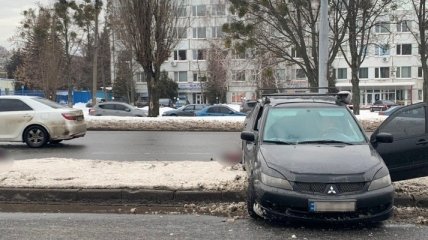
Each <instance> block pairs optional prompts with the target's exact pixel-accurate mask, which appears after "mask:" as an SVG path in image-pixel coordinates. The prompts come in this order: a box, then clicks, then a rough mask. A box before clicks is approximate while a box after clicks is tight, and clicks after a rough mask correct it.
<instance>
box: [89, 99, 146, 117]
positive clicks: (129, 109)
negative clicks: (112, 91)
mask: <svg viewBox="0 0 428 240" xmlns="http://www.w3.org/2000/svg"><path fill="white" fill-rule="evenodd" d="M89 115H92V116H123V117H126V116H129V117H147V111H144V110H142V109H139V108H137V107H134V106H132V105H129V104H127V103H122V102H103V103H98V104H97V105H95V107H93V108H91V109H90V110H89Z"/></svg>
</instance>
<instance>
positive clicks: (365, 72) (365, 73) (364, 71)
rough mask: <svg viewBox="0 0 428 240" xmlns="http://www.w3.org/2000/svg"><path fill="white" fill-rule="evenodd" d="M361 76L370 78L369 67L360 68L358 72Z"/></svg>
mask: <svg viewBox="0 0 428 240" xmlns="http://www.w3.org/2000/svg"><path fill="white" fill-rule="evenodd" d="M358 77H359V78H369V68H360V71H359V72H358Z"/></svg>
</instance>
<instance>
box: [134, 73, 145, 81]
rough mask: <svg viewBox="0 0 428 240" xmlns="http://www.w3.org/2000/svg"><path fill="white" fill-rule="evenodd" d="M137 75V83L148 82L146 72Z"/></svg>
mask: <svg viewBox="0 0 428 240" xmlns="http://www.w3.org/2000/svg"><path fill="white" fill-rule="evenodd" d="M135 75H137V82H146V81H147V80H146V74H145V73H144V72H141V71H140V72H137V73H136V74H135Z"/></svg>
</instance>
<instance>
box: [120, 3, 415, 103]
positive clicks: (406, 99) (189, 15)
mask: <svg viewBox="0 0 428 240" xmlns="http://www.w3.org/2000/svg"><path fill="white" fill-rule="evenodd" d="M185 2H186V4H185V5H184V6H183V7H182V9H181V10H180V18H181V20H182V22H183V23H185V24H184V25H183V26H182V29H178V32H180V34H179V38H180V40H179V43H178V45H177V46H176V48H175V49H174V51H173V52H171V55H170V57H169V59H168V60H167V61H165V63H164V64H163V66H162V70H165V71H167V72H168V75H169V77H170V78H171V79H173V80H174V81H176V82H177V83H178V86H179V94H178V96H177V97H178V98H180V99H181V100H187V101H188V102H190V103H204V102H206V99H205V97H204V89H203V81H204V79H206V77H207V75H208V73H207V52H208V49H209V48H210V46H211V45H212V44H214V45H216V46H220V47H221V46H223V40H222V36H223V33H222V31H221V29H222V25H223V24H224V23H227V22H228V21H231V20H232V19H233V18H234V17H236V16H234V15H232V14H231V13H230V12H229V11H228V9H229V6H230V3H229V2H228V0H187V1H185ZM399 7H400V6H399ZM413 18H414V14H413V12H412V11H411V10H410V9H404V8H399V9H397V10H395V11H393V12H388V13H385V14H384V16H383V17H382V18H380V19H379V22H378V24H377V25H376V27H375V28H374V29H373V31H374V32H373V35H372V36H373V37H372V42H371V43H370V44H369V45H368V46H367V47H366V57H365V61H364V62H363V64H362V66H361V69H360V73H359V77H360V89H361V104H362V105H369V104H371V103H373V102H374V101H375V100H377V99H390V100H393V101H397V102H399V103H402V104H411V103H415V102H418V101H421V100H422V84H423V80H422V68H421V63H420V58H419V53H418V45H417V42H416V40H415V38H414V34H413V32H414V31H415V29H416V28H417V26H416V25H415V23H414V22H412V21H411V20H412V19H413ZM345 48H346V46H345ZM225 51H226V50H225ZM227 51H228V55H227V57H225V59H224V61H225V63H226V65H227V74H226V83H225V84H226V86H225V87H226V89H227V97H226V101H227V102H228V103H239V102H241V101H242V100H243V99H255V98H256V91H257V89H258V86H259V85H260V80H261V79H260V78H261V73H262V71H263V64H266V61H268V60H267V59H262V60H260V59H254V58H253V56H252V55H251V52H248V53H245V54H234V53H233V51H232V50H227ZM290 51H291V50H290ZM333 68H334V71H335V76H336V79H337V81H336V86H337V87H338V89H340V90H351V89H352V84H351V70H350V68H349V66H348V65H347V63H346V61H345V58H344V56H343V55H341V54H339V56H338V57H337V59H336V60H335V61H334V63H333ZM113 71H114V69H113ZM273 72H274V74H273V77H274V81H275V86H276V87H306V86H307V80H306V76H305V74H304V72H303V71H302V69H299V68H298V67H297V66H293V65H289V64H286V63H282V64H278V65H276V66H275V67H273ZM113 76H115V75H114V73H113ZM113 79H114V77H113ZM134 80H135V82H136V90H137V93H138V95H139V96H140V97H141V98H144V97H147V85H146V82H145V81H144V74H143V72H142V70H138V71H136V73H135V76H134Z"/></svg>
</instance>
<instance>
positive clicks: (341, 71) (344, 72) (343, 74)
mask: <svg viewBox="0 0 428 240" xmlns="http://www.w3.org/2000/svg"><path fill="white" fill-rule="evenodd" d="M347 78H348V69H347V68H338V69H337V79H347Z"/></svg>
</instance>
